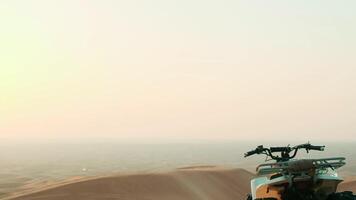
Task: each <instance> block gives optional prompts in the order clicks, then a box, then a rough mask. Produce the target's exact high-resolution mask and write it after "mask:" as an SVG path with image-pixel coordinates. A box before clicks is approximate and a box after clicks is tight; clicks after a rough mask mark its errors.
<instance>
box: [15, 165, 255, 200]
mask: <svg viewBox="0 0 356 200" xmlns="http://www.w3.org/2000/svg"><path fill="white" fill-rule="evenodd" d="M252 176H253V175H252V174H251V173H250V172H248V171H246V170H243V169H233V170H231V169H221V168H213V167H210V166H203V167H187V168H181V169H180V170H177V171H174V172H169V173H155V174H137V175H124V176H116V177H105V178H98V179H93V180H86V181H80V182H75V183H70V184H66V185H62V186H58V187H56V188H52V189H47V190H44V191H40V192H35V193H32V194H28V195H24V196H21V197H16V198H12V200H64V199H65V200H94V199H95V200H100V199H105V200H111V199H112V200H114V199H119V200H141V199H142V200H149V199H152V200H183V199H184V200H202V199H204V200H210V199H211V200H216V199H219V200H225V199H226V200H230V199H231V200H232V199H233V200H238V199H244V198H245V196H246V194H247V193H248V192H249V180H250V178H251V177H252Z"/></svg>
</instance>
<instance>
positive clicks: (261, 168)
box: [245, 143, 356, 200]
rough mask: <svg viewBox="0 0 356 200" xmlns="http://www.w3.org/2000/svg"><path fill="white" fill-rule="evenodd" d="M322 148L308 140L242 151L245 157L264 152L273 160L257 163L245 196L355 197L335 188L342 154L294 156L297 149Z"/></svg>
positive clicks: (283, 199)
mask: <svg viewBox="0 0 356 200" xmlns="http://www.w3.org/2000/svg"><path fill="white" fill-rule="evenodd" d="M324 148H325V146H313V145H311V144H309V143H306V144H301V145H297V146H294V147H290V146H287V147H270V148H264V147H263V146H262V145H260V146H258V147H257V148H256V149H255V150H252V151H249V152H247V153H245V157H248V156H251V155H254V154H264V155H266V156H267V158H266V161H268V160H267V159H268V158H270V159H269V160H274V162H272V163H265V164H261V165H258V166H257V168H256V171H257V177H256V178H254V179H252V180H251V194H249V195H248V197H247V200H356V196H355V195H353V194H352V192H349V191H345V192H336V190H337V186H338V184H339V183H340V182H342V181H343V179H342V178H341V177H339V176H338V174H337V173H336V171H335V170H336V169H338V168H340V167H342V166H343V165H345V164H346V163H345V158H343V157H333V158H322V159H294V157H295V156H296V155H297V153H298V150H300V149H305V150H306V151H307V153H309V151H310V150H316V151H324ZM275 153H280V155H279V156H278V155H275Z"/></svg>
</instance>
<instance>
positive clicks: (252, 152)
mask: <svg viewBox="0 0 356 200" xmlns="http://www.w3.org/2000/svg"><path fill="white" fill-rule="evenodd" d="M255 153H256V150H252V151H249V152H246V153H245V157H248V156H251V155H253V154H255Z"/></svg>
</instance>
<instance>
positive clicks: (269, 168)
mask: <svg viewBox="0 0 356 200" xmlns="http://www.w3.org/2000/svg"><path fill="white" fill-rule="evenodd" d="M345 164H346V163H345V158H344V157H334V158H322V159H302V160H289V161H285V162H276V163H266V164H261V165H258V166H257V168H256V171H257V174H258V175H268V174H275V173H282V174H283V173H302V172H308V171H311V170H325V169H328V168H331V169H332V170H334V169H337V168H340V167H342V166H343V165H345Z"/></svg>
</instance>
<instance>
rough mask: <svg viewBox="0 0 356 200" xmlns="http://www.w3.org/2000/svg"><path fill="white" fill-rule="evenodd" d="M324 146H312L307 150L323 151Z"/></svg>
mask: <svg viewBox="0 0 356 200" xmlns="http://www.w3.org/2000/svg"><path fill="white" fill-rule="evenodd" d="M324 148H325V146H313V145H310V146H309V148H308V149H310V150H316V151H324Z"/></svg>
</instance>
